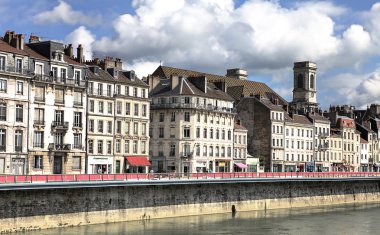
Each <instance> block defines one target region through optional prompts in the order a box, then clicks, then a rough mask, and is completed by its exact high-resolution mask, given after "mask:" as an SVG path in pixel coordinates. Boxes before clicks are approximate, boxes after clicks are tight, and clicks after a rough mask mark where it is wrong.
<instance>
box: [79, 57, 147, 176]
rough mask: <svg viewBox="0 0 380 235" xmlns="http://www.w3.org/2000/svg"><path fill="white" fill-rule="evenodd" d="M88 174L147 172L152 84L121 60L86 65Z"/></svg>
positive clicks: (101, 61)
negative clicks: (145, 81) (123, 66)
mask: <svg viewBox="0 0 380 235" xmlns="http://www.w3.org/2000/svg"><path fill="white" fill-rule="evenodd" d="M86 63H87V64H88V65H89V66H90V67H89V68H90V71H89V86H88V93H89V99H88V105H89V110H88V125H89V127H88V128H89V132H88V149H87V150H88V154H89V158H88V173H144V172H145V173H146V172H148V168H149V166H150V165H151V164H150V162H149V158H148V154H149V152H148V151H149V149H148V148H149V135H148V134H149V133H148V130H149V129H148V128H149V112H150V108H149V107H150V106H149V105H150V101H149V99H148V85H146V84H145V83H144V82H142V81H141V80H140V79H139V78H137V76H136V74H135V73H134V71H125V70H123V68H122V61H121V60H120V59H118V58H116V59H114V58H112V57H106V58H104V59H103V60H99V59H94V60H92V61H87V62H86Z"/></svg>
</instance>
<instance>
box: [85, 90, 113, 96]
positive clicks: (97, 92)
mask: <svg viewBox="0 0 380 235" xmlns="http://www.w3.org/2000/svg"><path fill="white" fill-rule="evenodd" d="M88 94H89V95H95V96H103V97H113V95H112V93H111V92H109V91H104V90H100V89H89V90H88Z"/></svg>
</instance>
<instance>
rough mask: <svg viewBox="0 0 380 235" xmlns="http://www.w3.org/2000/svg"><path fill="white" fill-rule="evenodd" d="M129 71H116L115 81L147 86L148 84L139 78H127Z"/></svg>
mask: <svg viewBox="0 0 380 235" xmlns="http://www.w3.org/2000/svg"><path fill="white" fill-rule="evenodd" d="M130 73H131V71H122V72H121V73H118V74H117V75H118V76H117V78H116V79H115V81H119V82H122V83H125V84H131V85H135V86H145V87H149V86H148V84H146V83H145V82H143V81H141V79H139V78H138V77H136V78H135V79H134V80H131V79H130V78H129V74H130Z"/></svg>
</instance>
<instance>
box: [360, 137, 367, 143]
mask: <svg viewBox="0 0 380 235" xmlns="http://www.w3.org/2000/svg"><path fill="white" fill-rule="evenodd" d="M360 143H362V144H368V141H367V140H365V139H363V138H360Z"/></svg>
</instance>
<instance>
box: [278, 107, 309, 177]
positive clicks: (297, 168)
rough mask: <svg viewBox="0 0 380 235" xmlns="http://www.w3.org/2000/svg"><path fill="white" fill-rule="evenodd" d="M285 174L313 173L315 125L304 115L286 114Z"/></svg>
mask: <svg viewBox="0 0 380 235" xmlns="http://www.w3.org/2000/svg"><path fill="white" fill-rule="evenodd" d="M284 123H285V159H284V171H285V172H304V171H313V168H314V161H313V152H314V148H313V140H314V133H313V132H314V125H313V123H312V122H311V121H310V120H309V119H308V118H307V117H306V116H304V115H298V114H291V115H290V116H289V115H287V114H285V122H284Z"/></svg>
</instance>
